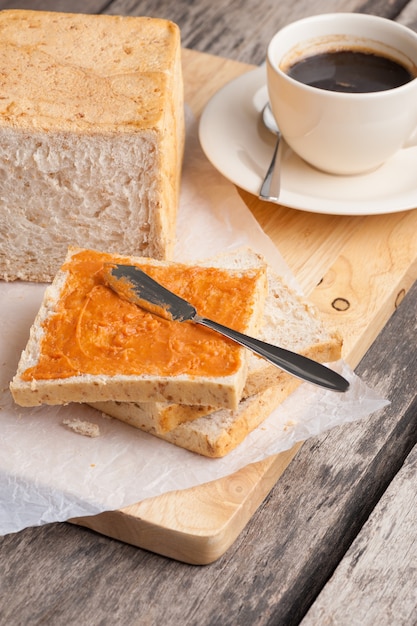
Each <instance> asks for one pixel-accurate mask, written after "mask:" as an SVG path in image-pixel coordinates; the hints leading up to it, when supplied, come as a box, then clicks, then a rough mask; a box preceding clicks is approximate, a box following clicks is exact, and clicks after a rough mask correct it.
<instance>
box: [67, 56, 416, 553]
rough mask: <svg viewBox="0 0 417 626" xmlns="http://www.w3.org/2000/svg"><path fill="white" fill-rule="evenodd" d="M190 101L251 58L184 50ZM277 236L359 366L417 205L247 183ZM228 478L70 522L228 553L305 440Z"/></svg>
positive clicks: (401, 288)
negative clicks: (354, 210)
mask: <svg viewBox="0 0 417 626" xmlns="http://www.w3.org/2000/svg"><path fill="white" fill-rule="evenodd" d="M183 68H184V80H185V97H186V102H187V103H188V104H189V105H190V106H191V108H192V110H193V111H194V113H195V114H196V115H197V116H199V115H200V114H201V111H202V109H203V108H204V105H205V104H206V102H207V101H208V100H209V99H210V97H211V96H212V95H213V94H214V93H215V92H216V91H217V90H218V89H219V88H221V87H222V86H223V85H225V84H226V83H228V82H229V81H230V80H232V79H233V78H235V77H236V76H239V75H240V74H243V73H244V72H246V71H248V70H250V69H252V67H251V66H248V65H244V64H241V63H237V62H234V61H230V60H226V59H221V58H218V57H213V56H210V55H206V54H202V53H198V52H194V51H190V50H184V51H183ZM239 193H240V194H241V196H242V198H243V200H244V202H245V203H246V204H247V205H248V207H249V208H250V209H251V210H252V211H253V213H254V215H255V217H256V218H257V219H258V221H259V222H260V224H261V226H262V227H263V228H264V230H265V232H266V233H267V234H268V235H269V236H270V237H271V238H272V240H273V241H274V242H275V243H276V245H277V247H278V248H279V250H280V251H281V253H282V255H283V256H284V258H285V260H286V262H287V263H288V265H289V266H290V268H291V269H292V271H293V273H294V274H295V276H296V277H297V278H298V280H299V283H300V284H301V286H302V288H303V289H304V291H305V293H306V294H309V295H310V299H311V300H312V301H313V302H314V303H315V304H316V306H317V307H318V308H319V309H320V311H321V313H322V316H323V318H324V320H325V322H326V324H327V326H328V327H329V328H337V329H339V330H340V331H341V333H342V335H343V338H344V352H343V357H344V359H345V360H346V361H347V362H348V363H349V364H350V365H351V366H352V367H355V366H356V365H357V363H358V362H359V360H360V359H361V358H362V356H363V355H364V354H365V352H366V350H367V348H368V347H369V346H370V345H371V343H372V342H373V340H374V339H375V337H376V336H377V334H378V333H379V331H380V330H381V328H382V327H383V326H384V325H385V323H386V322H387V320H388V319H389V317H390V316H391V314H392V313H393V312H394V310H395V308H396V307H397V306H398V305H399V304H400V302H401V300H402V298H403V297H404V295H405V293H406V292H407V290H408V289H409V288H410V286H411V284H412V283H413V282H414V280H415V279H416V277H417V210H413V211H405V212H401V213H394V214H390V215H376V216H369V217H368V216H366V217H345V216H343V217H340V216H333V215H321V214H316V213H307V212H304V211H296V210H293V209H287V208H285V207H280V206H276V205H273V204H269V203H262V202H259V201H258V200H257V198H256V197H254V196H252V195H250V194H248V193H246V192H243V191H239ZM300 446H301V444H299V445H297V446H295V447H294V448H293V449H292V450H290V451H288V452H284V453H281V454H279V455H276V456H274V457H271V458H269V459H267V460H266V461H263V462H260V463H256V464H253V465H250V466H247V467H246V468H244V469H242V470H240V471H239V472H237V473H235V474H233V475H232V476H228V477H226V478H223V479H221V480H217V481H213V482H211V483H208V484H205V485H202V486H199V487H195V488H193V489H188V490H184V491H177V492H171V493H168V494H164V495H162V496H159V497H156V498H151V499H148V500H145V501H143V502H139V503H137V504H134V505H131V506H128V507H126V508H124V509H122V510H120V511H111V512H106V513H102V514H100V515H97V516H93V517H83V518H77V519H74V520H71V521H72V522H73V523H76V524H79V525H82V526H86V527H88V528H91V529H93V530H95V531H97V532H100V533H102V534H104V535H107V536H109V537H113V538H116V539H119V540H121V541H124V542H126V543H130V544H132V545H135V546H138V547H141V548H145V549H148V550H151V551H152V552H156V553H158V554H162V555H165V556H168V557H171V558H174V559H177V560H180V561H184V562H186V563H192V564H206V563H210V562H212V561H214V560H216V559H217V558H219V557H220V556H221V555H222V554H223V553H224V552H225V551H226V550H227V548H228V547H229V546H230V545H231V544H232V543H233V541H234V540H235V539H236V538H237V536H238V535H239V533H240V532H241V531H242V529H243V528H244V527H245V525H246V524H247V522H248V521H249V519H250V518H251V516H252V515H253V513H254V512H255V511H256V509H257V508H258V506H259V505H260V503H261V502H262V500H263V499H264V498H265V496H266V495H267V494H268V493H269V491H270V490H271V488H272V487H273V485H274V484H275V483H276V481H277V480H278V479H279V477H280V476H281V474H282V473H283V472H284V470H285V468H286V467H287V466H288V464H289V463H290V462H291V460H292V458H293V457H294V455H295V454H296V452H297V450H298V449H299V448H300Z"/></svg>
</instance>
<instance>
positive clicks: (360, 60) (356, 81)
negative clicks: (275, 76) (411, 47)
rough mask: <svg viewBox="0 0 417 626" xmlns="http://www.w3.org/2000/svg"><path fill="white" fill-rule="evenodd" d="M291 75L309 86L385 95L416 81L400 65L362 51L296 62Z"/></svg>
mask: <svg viewBox="0 0 417 626" xmlns="http://www.w3.org/2000/svg"><path fill="white" fill-rule="evenodd" d="M287 74H288V75H289V76H291V77H292V78H294V79H295V80H298V81H299V82H300V83H304V84H306V85H311V86H313V87H318V88H319V89H327V90H329V91H340V92H347V93H367V92H371V91H385V90H386V89H393V88H395V87H400V86H401V85H404V84H405V83H408V82H410V81H411V80H413V78H415V76H413V74H412V73H411V72H409V70H408V69H407V68H405V67H404V66H403V65H401V64H400V63H397V62H396V61H393V60H392V59H389V58H388V57H385V56H380V55H378V54H375V53H373V52H367V51H359V50H358V51H357V50H335V51H330V52H322V53H318V54H315V55H312V56H310V57H306V58H304V59H301V60H300V61H297V62H295V63H294V64H293V65H292V66H291V67H290V68H289V70H288V71H287Z"/></svg>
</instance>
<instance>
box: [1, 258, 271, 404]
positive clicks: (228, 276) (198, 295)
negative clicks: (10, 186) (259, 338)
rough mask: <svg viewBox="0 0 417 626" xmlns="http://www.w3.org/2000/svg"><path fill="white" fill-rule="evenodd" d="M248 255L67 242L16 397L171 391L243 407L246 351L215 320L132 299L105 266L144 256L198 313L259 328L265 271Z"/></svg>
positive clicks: (162, 394) (14, 386) (85, 398)
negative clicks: (204, 322) (165, 253)
mask: <svg viewBox="0 0 417 626" xmlns="http://www.w3.org/2000/svg"><path fill="white" fill-rule="evenodd" d="M248 254H249V253H248ZM247 261H248V259H247V257H246V255H245V252H244V251H239V252H237V253H236V255H235V257H234V262H235V264H234V265H233V267H232V268H230V266H228V265H227V264H225V263H224V264H223V265H222V266H221V265H219V264H217V266H215V265H212V266H210V265H204V264H203V265H198V264H195V265H184V264H176V263H170V262H164V261H157V260H155V259H149V258H139V257H124V256H120V255H114V254H108V253H102V252H97V251H94V250H84V249H78V248H73V249H70V250H69V252H68V255H67V258H66V261H65V263H64V265H63V267H62V269H61V270H60V271H59V272H58V273H57V275H56V277H55V279H54V281H53V283H52V285H50V286H49V287H48V288H47V289H46V291H45V295H44V299H43V303H42V305H41V308H40V310H39V313H38V315H37V317H36V319H35V321H34V324H33V326H32V328H31V332H30V338H29V341H28V344H27V346H26V349H25V350H24V352H23V353H22V356H21V359H20V362H19V366H18V371H17V373H16V376H15V377H14V379H13V381H12V383H11V385H10V388H11V391H12V394H13V397H14V399H15V401H16V403H17V404H20V405H22V406H36V405H39V404H43V403H45V404H66V403H68V402H88V403H92V402H99V401H100V402H101V401H107V400H113V401H118V402H149V401H155V402H161V401H163V402H167V401H168V402H174V403H177V404H186V405H202V406H212V407H227V408H233V409H234V408H237V406H238V404H239V401H240V400H241V397H242V390H243V387H244V385H245V381H246V377H247V361H248V356H249V352H248V351H247V350H246V349H245V348H243V347H241V346H239V345H237V344H236V343H234V342H232V341H231V340H229V339H226V338H224V337H223V336H222V335H219V334H218V333H216V332H214V331H212V330H210V329H208V328H205V327H202V326H200V325H197V324H193V323H192V322H184V323H182V322H171V321H167V320H165V319H161V318H160V317H157V316H155V315H153V314H151V313H148V312H146V311H144V310H143V309H141V308H140V307H138V306H136V305H135V304H132V303H129V302H126V301H125V300H123V299H122V298H120V297H118V296H117V295H116V294H115V293H114V292H113V291H112V290H111V289H110V288H109V287H108V286H107V285H106V283H105V280H104V277H103V268H104V266H105V264H106V263H123V264H136V265H139V266H140V267H141V268H142V269H143V270H144V271H146V272H147V273H149V274H150V275H151V276H153V278H156V279H157V280H158V281H159V282H161V283H162V284H164V285H165V286H166V287H168V288H169V289H171V290H172V291H174V292H176V293H177V294H178V295H180V296H182V297H184V298H186V299H188V300H189V301H190V302H192V304H194V306H196V308H197V310H198V312H199V313H200V314H202V315H204V316H206V317H209V318H212V319H215V320H216V321H218V322H220V323H222V324H225V325H227V326H231V327H233V328H235V329H236V330H239V331H241V332H244V333H247V334H257V333H258V332H259V327H260V325H261V323H262V316H263V311H264V303H265V298H266V294H267V272H266V266H265V263H264V260H263V258H262V257H260V256H259V255H254V254H252V253H251V254H250V264H249V266H248V265H247ZM239 263H240V264H241V265H240V267H239Z"/></svg>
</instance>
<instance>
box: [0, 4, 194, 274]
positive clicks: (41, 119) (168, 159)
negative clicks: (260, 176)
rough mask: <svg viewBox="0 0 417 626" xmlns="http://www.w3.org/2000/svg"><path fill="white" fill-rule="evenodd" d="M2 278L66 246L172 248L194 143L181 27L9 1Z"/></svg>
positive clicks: (33, 269) (1, 38)
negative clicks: (188, 130)
mask: <svg viewBox="0 0 417 626" xmlns="http://www.w3.org/2000/svg"><path fill="white" fill-rule="evenodd" d="M0 74H1V77H2V78H1V104H0V169H1V172H2V182H1V185H2V188H1V199H0V278H1V279H3V280H16V279H23V280H30V281H40V282H42V281H50V280H52V278H53V276H54V275H55V273H56V272H57V271H58V269H59V267H60V266H61V264H62V262H63V259H64V258H65V255H66V251H67V248H68V246H70V245H73V246H80V247H85V248H98V249H105V250H106V251H109V252H118V253H120V254H125V255H137V256H149V257H154V258H158V259H170V258H171V257H172V253H173V248H174V243H175V227H176V211H177V204H178V194H179V184H180V172H181V163H182V153H183V144H184V119H183V115H184V110H183V83H182V73H181V48H180V33H179V29H178V27H177V26H176V25H175V24H173V23H171V22H169V21H166V20H161V19H151V18H141V17H119V16H106V15H82V14H79V15H75V14H65V13H58V12H42V11H22V10H16V11H1V12H0Z"/></svg>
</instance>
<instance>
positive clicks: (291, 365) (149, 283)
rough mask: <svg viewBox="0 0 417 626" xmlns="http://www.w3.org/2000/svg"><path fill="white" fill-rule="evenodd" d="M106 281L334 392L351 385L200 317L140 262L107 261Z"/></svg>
mask: <svg viewBox="0 0 417 626" xmlns="http://www.w3.org/2000/svg"><path fill="white" fill-rule="evenodd" d="M104 280H105V282H106V284H107V285H108V286H109V287H110V288H111V289H112V290H113V291H114V292H115V293H117V294H118V295H119V296H120V297H121V298H124V299H125V300H128V301H129V302H133V303H134V304H136V305H138V306H140V307H141V308H143V309H145V310H147V311H149V312H150V313H153V314H155V315H158V316H159V317H163V318H164V319H167V320H169V321H177V322H185V321H190V322H193V323H195V324H201V325H202V326H206V327H207V328H211V329H212V330H215V331H216V332H218V333H220V334H222V335H224V336H225V337H228V338H229V339H232V340H233V341H235V342H236V343H238V344H240V345H242V346H244V347H245V348H248V349H249V350H252V352H254V353H255V354H258V355H259V356H261V357H263V358H264V359H266V360H267V361H269V362H270V363H272V364H273V365H276V366H277V367H279V368H280V369H282V370H284V371H286V372H288V373H289V374H292V375H293V376H296V377H297V378H300V379H302V380H306V381H308V382H310V383H313V384H315V385H318V386H320V387H325V388H326V389H331V390H332V391H339V392H345V391H347V389H348V388H349V382H348V381H347V380H346V379H345V378H344V377H343V376H341V375H340V374H338V373H337V372H335V371H333V370H332V369H330V368H329V367H326V366H325V365H323V364H322V363H318V362H317V361H314V360H313V359H309V358H307V357H305V356H302V355H301V354H297V353H295V352H291V351H290V350H287V349H285V348H281V347H279V346H274V345H272V344H269V343H266V342H264V341H261V340H259V339H256V338H254V337H249V336H248V335H245V334H243V333H240V332H238V331H236V330H233V329H231V328H228V327H227V326H223V324H219V323H218V322H215V321H213V320H210V319H208V318H206V317H202V316H200V315H199V314H198V312H197V310H196V308H195V307H194V306H193V305H192V304H191V303H190V302H187V300H184V299H183V298H180V297H179V296H177V295H176V294H174V293H173V292H172V291H170V290H169V289H167V288H166V287H164V286H163V285H161V284H160V283H158V282H157V281H156V280H154V279H153V278H151V276H149V275H148V274H147V273H146V272H144V271H143V270H142V269H141V268H139V267H137V266H136V265H123V264H111V263H110V264H106V266H105V271H104Z"/></svg>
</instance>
